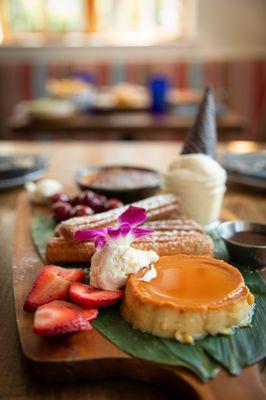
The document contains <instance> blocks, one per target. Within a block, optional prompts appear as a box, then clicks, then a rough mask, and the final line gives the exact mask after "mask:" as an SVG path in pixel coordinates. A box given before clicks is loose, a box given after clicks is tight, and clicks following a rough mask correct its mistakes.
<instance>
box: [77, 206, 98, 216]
mask: <svg viewBox="0 0 266 400" xmlns="http://www.w3.org/2000/svg"><path fill="white" fill-rule="evenodd" d="M92 214H94V211H93V209H92V208H90V207H87V206H84V205H77V206H75V207H73V208H72V210H71V217H83V216H86V215H92Z"/></svg>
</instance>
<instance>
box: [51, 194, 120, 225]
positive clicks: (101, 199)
mask: <svg viewBox="0 0 266 400" xmlns="http://www.w3.org/2000/svg"><path fill="white" fill-rule="evenodd" d="M122 205H123V203H122V202H121V201H120V200H118V199H107V198H106V197H105V196H103V195H101V194H97V193H95V192H93V191H92V190H87V191H85V192H82V193H80V194H78V195H76V196H68V195H67V194H65V193H57V194H56V195H55V196H54V198H53V200H52V204H51V209H52V211H53V214H54V217H55V219H56V220H57V221H58V222H60V221H64V220H66V219H69V218H72V217H83V216H86V215H92V214H96V213H100V212H104V211H108V210H112V209H114V208H117V207H121V206H122Z"/></svg>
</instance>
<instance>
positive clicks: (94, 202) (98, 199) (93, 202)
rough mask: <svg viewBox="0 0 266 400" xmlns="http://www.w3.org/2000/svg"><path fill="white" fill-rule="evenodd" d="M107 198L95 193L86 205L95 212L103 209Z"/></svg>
mask: <svg viewBox="0 0 266 400" xmlns="http://www.w3.org/2000/svg"><path fill="white" fill-rule="evenodd" d="M106 201H107V198H106V197H105V196H103V195H101V194H97V193H95V194H94V196H93V197H91V198H90V199H89V201H88V203H89V204H88V205H89V206H90V207H91V208H92V209H93V210H94V211H95V212H96V213H99V212H102V211H105V203H106Z"/></svg>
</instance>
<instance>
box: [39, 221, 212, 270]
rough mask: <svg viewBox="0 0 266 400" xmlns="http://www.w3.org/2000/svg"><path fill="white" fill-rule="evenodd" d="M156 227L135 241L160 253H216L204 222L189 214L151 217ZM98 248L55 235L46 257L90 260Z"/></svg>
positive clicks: (55, 260) (150, 226)
mask: <svg viewBox="0 0 266 400" xmlns="http://www.w3.org/2000/svg"><path fill="white" fill-rule="evenodd" d="M142 227H143V228H148V229H153V230H154V231H155V232H154V234H153V235H151V236H146V237H144V238H140V239H138V240H136V241H135V242H133V243H132V246H133V247H136V248H138V249H140V250H154V251H156V253H157V254H159V255H170V254H178V253H183V254H194V255H206V256H212V255H213V242H212V239H211V238H210V237H209V236H208V235H205V234H204V233H203V231H202V228H201V227H200V225H198V224H197V223H196V222H195V221H193V220H192V219H190V218H187V217H179V218H175V219H169V220H161V221H151V222H147V223H145V224H143V225H142ZM94 252H95V248H94V245H93V243H92V242H79V241H77V240H72V239H67V238H64V237H61V236H59V237H57V236H55V237H52V238H51V239H49V241H48V243H47V246H46V260H47V261H48V262H50V263H54V264H60V263H63V264H69V263H87V264H88V263H89V262H90V260H91V257H92V256H93V254H94Z"/></svg>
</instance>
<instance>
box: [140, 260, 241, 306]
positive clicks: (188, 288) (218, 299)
mask: <svg viewBox="0 0 266 400" xmlns="http://www.w3.org/2000/svg"><path fill="white" fill-rule="evenodd" d="M155 267H156V270H157V276H156V278H154V279H152V280H151V281H150V282H142V281H140V280H138V283H137V282H136V281H135V284H136V285H137V286H138V287H139V289H141V292H142V293H143V295H144V297H146V298H147V297H149V298H152V300H153V301H154V302H156V303H161V302H163V303H164V302H171V303H176V304H177V305H178V306H179V307H184V308H195V307H196V308H199V307H204V306H207V307H215V306H219V305H221V304H223V303H224V302H226V301H233V300H234V298H235V297H238V295H239V294H240V293H241V292H242V291H243V290H244V291H245V284H244V280H243V278H242V275H241V273H240V272H239V271H238V270H237V269H236V268H234V267H232V266H231V265H229V264H227V263H225V262H223V261H220V260H215V259H212V258H207V257H193V256H189V257H187V256H182V255H177V256H164V257H160V259H159V261H158V262H157V263H156V265H155ZM242 295H243V293H242Z"/></svg>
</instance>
